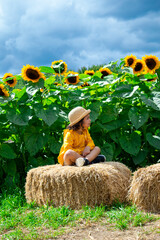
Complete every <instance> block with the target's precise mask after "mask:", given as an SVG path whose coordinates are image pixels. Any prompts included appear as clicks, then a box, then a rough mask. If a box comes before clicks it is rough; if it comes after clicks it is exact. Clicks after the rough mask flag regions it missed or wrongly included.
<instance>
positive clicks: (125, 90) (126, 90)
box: [112, 84, 139, 98]
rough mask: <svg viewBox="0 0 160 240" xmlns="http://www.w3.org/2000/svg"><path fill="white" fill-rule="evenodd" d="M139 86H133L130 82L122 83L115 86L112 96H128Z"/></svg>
mask: <svg viewBox="0 0 160 240" xmlns="http://www.w3.org/2000/svg"><path fill="white" fill-rule="evenodd" d="M138 88H139V86H134V87H133V85H132V84H128V85H122V86H119V87H117V88H116V90H115V92H113V93H112V96H113V97H122V98H130V97H132V96H133V94H134V93H135V92H136V91H137V89H138Z"/></svg>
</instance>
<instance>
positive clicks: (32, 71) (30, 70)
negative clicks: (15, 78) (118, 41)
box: [22, 64, 45, 83]
mask: <svg viewBox="0 0 160 240" xmlns="http://www.w3.org/2000/svg"><path fill="white" fill-rule="evenodd" d="M22 78H23V79H24V80H26V81H32V82H34V83H35V82H38V81H39V79H40V78H43V79H44V80H45V76H44V74H43V73H41V72H40V70H39V69H38V68H37V67H34V66H31V65H29V64H28V65H26V66H23V68H22Z"/></svg>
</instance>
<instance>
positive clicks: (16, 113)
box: [6, 106, 31, 126]
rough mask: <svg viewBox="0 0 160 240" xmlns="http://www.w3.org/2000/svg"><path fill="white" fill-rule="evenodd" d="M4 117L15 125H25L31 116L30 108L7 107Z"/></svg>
mask: <svg viewBox="0 0 160 240" xmlns="http://www.w3.org/2000/svg"><path fill="white" fill-rule="evenodd" d="M6 117H7V119H8V120H9V121H10V122H12V123H14V124H16V125H19V126H25V125H27V124H28V121H29V119H30V117H31V109H30V108H29V107H28V106H21V107H19V109H9V111H8V112H7V113H6Z"/></svg>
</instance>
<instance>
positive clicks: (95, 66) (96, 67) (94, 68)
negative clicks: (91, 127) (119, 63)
mask: <svg viewBox="0 0 160 240" xmlns="http://www.w3.org/2000/svg"><path fill="white" fill-rule="evenodd" d="M104 65H105V64H99V65H92V66H90V67H88V68H86V67H81V68H80V69H78V73H84V72H85V71H86V70H94V71H95V72H96V71H98V70H99V69H100V68H101V67H103V66H104Z"/></svg>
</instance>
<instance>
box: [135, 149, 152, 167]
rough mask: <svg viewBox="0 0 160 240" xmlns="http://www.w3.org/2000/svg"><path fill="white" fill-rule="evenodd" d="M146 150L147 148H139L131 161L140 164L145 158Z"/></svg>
mask: <svg viewBox="0 0 160 240" xmlns="http://www.w3.org/2000/svg"><path fill="white" fill-rule="evenodd" d="M147 153H148V151H147V150H144V149H142V150H140V151H139V153H138V154H137V155H136V156H133V157H132V159H133V162H134V164H135V165H138V164H142V163H143V162H144V160H145V159H146V156H147Z"/></svg>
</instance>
